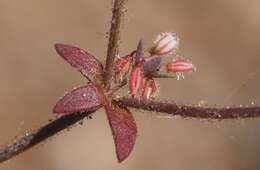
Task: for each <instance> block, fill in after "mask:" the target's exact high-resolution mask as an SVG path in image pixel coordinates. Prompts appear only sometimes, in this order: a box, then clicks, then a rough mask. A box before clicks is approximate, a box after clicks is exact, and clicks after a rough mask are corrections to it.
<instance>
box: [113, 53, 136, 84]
mask: <svg viewBox="0 0 260 170" xmlns="http://www.w3.org/2000/svg"><path fill="white" fill-rule="evenodd" d="M132 61H133V56H131V55H127V56H124V57H119V58H117V60H116V61H115V64H114V71H115V78H116V81H117V79H120V80H121V79H123V78H124V77H125V76H126V74H127V73H128V72H129V70H130V67H131V65H132Z"/></svg>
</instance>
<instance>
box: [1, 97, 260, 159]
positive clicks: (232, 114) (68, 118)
mask: <svg viewBox="0 0 260 170" xmlns="http://www.w3.org/2000/svg"><path fill="white" fill-rule="evenodd" d="M114 102H118V103H120V104H122V105H124V106H127V107H133V108H138V109H144V110H149V111H156V112H161V113H167V114H171V115H173V116H174V115H179V116H182V117H191V118H203V119H219V120H222V119H239V118H253V117H260V107H230V108H229V107H225V108H206V107H198V106H190V105H178V104H176V103H167V102H161V101H160V102H158V101H152V100H138V99H133V98H121V99H117V100H115V101H114ZM90 114H91V113H90V112H88V113H73V114H70V115H65V116H62V117H60V118H58V119H57V120H55V121H53V122H50V123H49V124H47V125H45V126H43V127H42V128H40V129H38V130H35V131H34V132H32V133H29V134H26V135H25V136H23V137H22V138H20V139H18V140H16V142H14V143H12V144H10V145H8V146H6V147H4V148H3V149H1V150H0V162H4V161H5V160H8V159H10V158H12V157H14V156H15V155H18V154H19V153H22V152H24V151H26V150H27V149H29V148H31V147H33V146H35V145H36V144H38V143H40V142H42V141H44V140H46V139H48V138H49V137H51V136H53V135H55V134H57V133H58V132H60V131H61V130H63V129H66V128H68V127H69V126H71V125H73V124H75V123H76V122H78V121H80V120H82V119H83V118H84V117H87V116H89V115H90Z"/></svg>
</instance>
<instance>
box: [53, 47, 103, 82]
mask: <svg viewBox="0 0 260 170" xmlns="http://www.w3.org/2000/svg"><path fill="white" fill-rule="evenodd" d="M55 49H56V51H57V53H58V54H59V55H60V56H61V57H63V58H64V59H65V60H66V61H67V62H68V63H70V64H71V65H72V66H73V67H75V68H77V69H78V71H80V72H81V73H82V74H83V75H84V76H85V77H86V78H87V79H89V80H90V81H91V82H93V83H99V84H100V83H101V82H102V75H103V67H102V64H101V63H100V62H99V61H98V60H97V59H96V58H95V57H94V56H93V55H91V54H89V53H88V52H86V51H84V50H82V49H80V48H78V47H74V46H71V45H65V44H55Z"/></svg>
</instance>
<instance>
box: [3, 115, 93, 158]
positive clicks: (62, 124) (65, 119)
mask: <svg viewBox="0 0 260 170" xmlns="http://www.w3.org/2000/svg"><path fill="white" fill-rule="evenodd" d="M93 112H94V111H92V112H86V113H74V114H70V115H65V116H62V117H60V118H58V119H56V120H55V121H53V122H50V123H48V124H46V125H45V126H43V127H41V128H39V129H37V130H35V131H33V132H31V133H26V134H25V136H23V137H21V138H20V139H18V140H16V142H14V143H12V144H10V145H7V146H6V147H4V148H3V149H1V150H0V162H4V161H6V160H8V159H11V158H12V157H14V156H16V155H18V154H20V153H22V152H24V151H26V150H27V149H29V148H31V147H33V146H35V145H37V144H39V143H40V142H43V141H44V140H46V139H48V138H49V137H51V136H53V135H55V134H57V133H58V132H60V131H61V130H64V129H66V128H68V127H69V126H71V125H73V124H75V123H76V122H78V121H80V120H82V119H83V118H85V117H87V116H89V115H90V114H91V113H93Z"/></svg>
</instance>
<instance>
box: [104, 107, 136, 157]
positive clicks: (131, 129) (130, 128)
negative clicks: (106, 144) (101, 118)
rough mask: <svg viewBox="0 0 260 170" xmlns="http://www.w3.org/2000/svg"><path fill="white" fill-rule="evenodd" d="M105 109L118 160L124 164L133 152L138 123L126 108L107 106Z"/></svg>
mask: <svg viewBox="0 0 260 170" xmlns="http://www.w3.org/2000/svg"><path fill="white" fill-rule="evenodd" d="M105 109H106V113H107V117H108V121H109V125H110V128H111V130H112V134H113V138H114V143H115V146H116V155H117V159H118V161H119V162H122V161H123V160H125V159H126V158H127V157H128V156H129V154H130V153H131V151H132V150H133V147H134V144H135V140H136V134H137V127H136V123H135V120H134V117H133V115H132V114H131V112H130V111H129V110H127V109H126V108H120V107H119V106H116V105H113V104H107V105H105Z"/></svg>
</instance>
